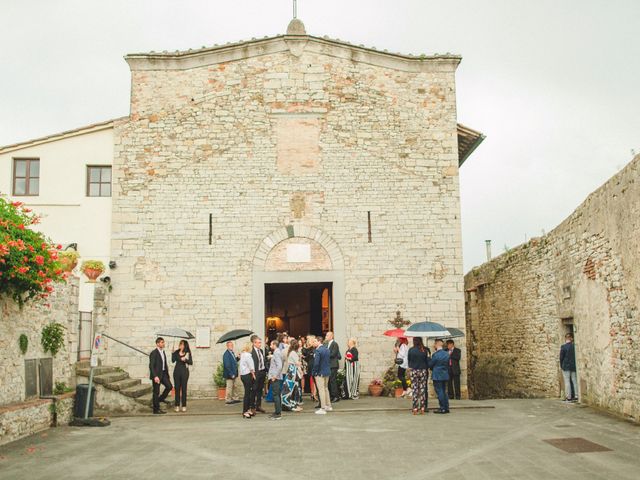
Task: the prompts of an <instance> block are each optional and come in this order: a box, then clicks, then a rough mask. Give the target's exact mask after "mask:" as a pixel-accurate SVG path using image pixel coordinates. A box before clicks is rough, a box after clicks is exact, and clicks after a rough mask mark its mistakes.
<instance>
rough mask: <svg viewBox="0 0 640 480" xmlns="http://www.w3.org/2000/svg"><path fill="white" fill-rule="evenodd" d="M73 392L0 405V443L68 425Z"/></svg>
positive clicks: (71, 409) (71, 414)
mask: <svg viewBox="0 0 640 480" xmlns="http://www.w3.org/2000/svg"><path fill="white" fill-rule="evenodd" d="M74 395H75V394H73V393H67V394H64V395H59V396H56V397H54V398H51V399H36V400H30V401H27V402H20V403H14V404H10V405H6V406H4V407H0V445H4V444H6V443H9V442H13V441H15V440H18V439H20V438H23V437H27V436H29V435H33V434H34V433H38V432H41V431H43V430H46V429H48V428H49V427H55V426H59V425H68V424H69V422H70V421H71V419H72V417H73V401H74Z"/></svg>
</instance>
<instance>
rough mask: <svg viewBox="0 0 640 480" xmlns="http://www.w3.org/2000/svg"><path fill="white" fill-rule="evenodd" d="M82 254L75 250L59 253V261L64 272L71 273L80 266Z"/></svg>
mask: <svg viewBox="0 0 640 480" xmlns="http://www.w3.org/2000/svg"><path fill="white" fill-rule="evenodd" d="M79 257H80V254H79V253H78V252H76V251H75V250H62V251H60V252H58V261H59V262H60V267H61V268H62V271H63V272H70V271H71V270H73V269H74V268H76V265H78V258H79Z"/></svg>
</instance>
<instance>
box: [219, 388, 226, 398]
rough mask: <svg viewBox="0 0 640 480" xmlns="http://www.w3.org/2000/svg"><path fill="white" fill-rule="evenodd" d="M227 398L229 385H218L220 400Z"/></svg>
mask: <svg viewBox="0 0 640 480" xmlns="http://www.w3.org/2000/svg"><path fill="white" fill-rule="evenodd" d="M225 398H227V387H218V400H224V399H225Z"/></svg>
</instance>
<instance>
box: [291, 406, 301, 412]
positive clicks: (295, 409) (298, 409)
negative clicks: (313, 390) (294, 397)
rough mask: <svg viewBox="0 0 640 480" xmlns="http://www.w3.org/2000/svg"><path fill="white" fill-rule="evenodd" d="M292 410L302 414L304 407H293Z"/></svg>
mask: <svg viewBox="0 0 640 480" xmlns="http://www.w3.org/2000/svg"><path fill="white" fill-rule="evenodd" d="M291 410H293V411H294V412H301V411H302V407H293V408H292V409H291Z"/></svg>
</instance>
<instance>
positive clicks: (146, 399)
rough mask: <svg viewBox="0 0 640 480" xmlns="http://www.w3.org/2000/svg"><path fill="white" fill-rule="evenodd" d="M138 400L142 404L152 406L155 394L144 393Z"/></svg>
mask: <svg viewBox="0 0 640 480" xmlns="http://www.w3.org/2000/svg"><path fill="white" fill-rule="evenodd" d="M136 402H138V403H139V404H141V405H144V406H145V407H151V404H152V402H153V394H150V393H148V394H146V395H143V396H141V397H138V398H136Z"/></svg>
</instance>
